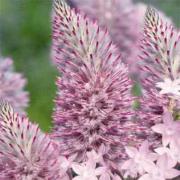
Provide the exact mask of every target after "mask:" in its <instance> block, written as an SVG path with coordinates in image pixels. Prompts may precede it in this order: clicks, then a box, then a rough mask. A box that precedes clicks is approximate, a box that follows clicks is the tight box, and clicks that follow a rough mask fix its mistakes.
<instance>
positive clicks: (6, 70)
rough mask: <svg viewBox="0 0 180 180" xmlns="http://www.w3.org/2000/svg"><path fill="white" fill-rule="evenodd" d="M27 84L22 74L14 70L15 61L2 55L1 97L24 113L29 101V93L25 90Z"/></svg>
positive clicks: (0, 62) (0, 61) (0, 74)
mask: <svg viewBox="0 0 180 180" xmlns="http://www.w3.org/2000/svg"><path fill="white" fill-rule="evenodd" d="M25 85H26V80H25V79H24V78H23V77H22V75H21V74H20V73H16V72H14V71H13V61H12V60H11V59H10V58H5V59H3V58H1V57H0V99H5V100H6V101H8V102H9V103H10V104H12V106H13V107H14V108H15V109H16V111H17V112H19V113H24V108H26V107H27V104H28V101H29V99H28V93H27V92H25V91H24V90H23V89H24V86H25Z"/></svg>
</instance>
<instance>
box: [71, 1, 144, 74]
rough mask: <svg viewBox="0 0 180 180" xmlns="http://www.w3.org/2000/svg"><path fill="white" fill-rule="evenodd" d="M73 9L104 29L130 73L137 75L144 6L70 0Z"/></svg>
mask: <svg viewBox="0 0 180 180" xmlns="http://www.w3.org/2000/svg"><path fill="white" fill-rule="evenodd" d="M70 2H72V3H73V4H74V6H75V7H77V8H78V9H80V10H82V11H83V12H85V13H86V14H87V15H88V16H89V17H91V19H96V20H98V23H99V24H100V25H101V26H102V27H106V28H107V29H108V31H109V33H110V36H111V38H112V40H113V42H114V43H116V45H117V46H118V48H119V50H120V52H121V53H122V56H123V60H124V62H126V63H129V65H130V66H129V68H130V73H131V74H132V73H136V75H137V73H138V72H137V68H136V63H137V55H138V53H139V48H138V46H137V44H138V41H139V37H140V32H141V29H142V27H143V20H144V18H143V17H144V14H145V10H146V6H145V5H144V4H140V3H139V4H134V3H133V2H132V1H131V0H126V1H124V0H83V1H82V0H70Z"/></svg>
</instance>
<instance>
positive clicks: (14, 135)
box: [0, 103, 60, 180]
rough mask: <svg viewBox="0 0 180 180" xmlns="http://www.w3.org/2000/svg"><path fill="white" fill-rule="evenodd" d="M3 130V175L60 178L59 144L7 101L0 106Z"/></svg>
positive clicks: (0, 163) (31, 179)
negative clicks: (54, 142) (17, 112)
mask: <svg viewBox="0 0 180 180" xmlns="http://www.w3.org/2000/svg"><path fill="white" fill-rule="evenodd" d="M0 130H1V134H0V179H6V180H10V179H11V180H35V179H38V180H40V179H46V180H51V179H59V178H60V171H59V170H60V164H59V161H58V154H57V150H56V149H55V148H57V145H55V144H53V142H52V141H51V140H50V138H49V137H48V136H47V135H45V134H43V133H42V132H41V131H40V129H39V128H38V126H37V125H34V124H32V123H30V122H29V121H28V119H27V118H24V117H20V116H19V115H18V114H16V113H14V111H13V109H12V107H11V106H10V105H8V104H7V103H2V104H1V107H0Z"/></svg>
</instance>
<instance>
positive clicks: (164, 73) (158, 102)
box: [140, 8, 180, 119]
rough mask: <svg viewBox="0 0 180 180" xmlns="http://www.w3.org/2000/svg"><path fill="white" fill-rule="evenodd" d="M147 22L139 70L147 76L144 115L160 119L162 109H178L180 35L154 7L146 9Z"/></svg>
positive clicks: (143, 105)
mask: <svg viewBox="0 0 180 180" xmlns="http://www.w3.org/2000/svg"><path fill="white" fill-rule="evenodd" d="M145 23H146V24H145V28H144V38H143V40H142V43H141V49H142V54H141V56H140V59H141V61H140V69H141V70H142V71H143V72H144V73H145V74H146V76H144V77H142V86H143V88H144V90H143V91H144V93H143V98H142V101H141V104H142V109H143V112H145V113H150V114H151V115H152V114H154V115H155V114H156V115H160V116H161V115H162V113H163V106H164V107H166V108H168V109H169V110H170V111H172V110H174V109H175V108H179V105H178V103H177V101H178V99H179V90H180V85H179V82H180V71H179V70H180V63H179V62H180V34H179V32H178V30H176V29H175V27H173V25H172V24H171V22H170V21H169V20H167V19H166V18H165V17H164V16H162V15H161V14H158V12H157V11H156V10H154V9H152V8H149V9H148V10H147V13H146V18H145ZM154 115H153V118H154V119H155V116H154ZM147 119H149V118H148V117H147Z"/></svg>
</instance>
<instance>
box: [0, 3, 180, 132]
mask: <svg viewBox="0 0 180 180" xmlns="http://www.w3.org/2000/svg"><path fill="white" fill-rule="evenodd" d="M137 1H138V0H136V2H137ZM138 2H144V3H146V4H152V5H154V6H155V7H156V8H158V9H160V10H162V11H163V12H164V13H165V14H166V15H167V16H169V17H170V18H172V20H173V21H174V22H175V24H176V26H177V27H180V15H179V14H180V0H143V1H138ZM51 8H52V0H0V53H1V54H2V55H3V56H4V57H12V58H13V59H14V62H15V69H16V70H17V71H19V72H22V73H23V74H24V76H25V77H26V78H27V80H28V84H27V87H26V89H27V90H28V91H29V93H30V104H29V108H28V109H27V112H28V115H29V117H30V119H31V120H32V121H36V122H37V123H39V125H40V127H41V128H42V129H43V130H45V131H48V130H50V128H51V127H52V123H51V119H52V118H51V115H52V111H53V106H54V103H53V99H54V97H55V93H56V85H55V80H56V78H57V75H58V73H57V71H56V69H55V67H53V65H52V64H51V63H50V45H51Z"/></svg>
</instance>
